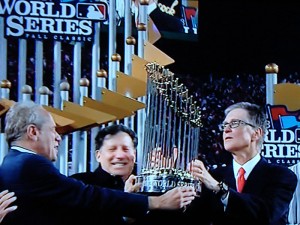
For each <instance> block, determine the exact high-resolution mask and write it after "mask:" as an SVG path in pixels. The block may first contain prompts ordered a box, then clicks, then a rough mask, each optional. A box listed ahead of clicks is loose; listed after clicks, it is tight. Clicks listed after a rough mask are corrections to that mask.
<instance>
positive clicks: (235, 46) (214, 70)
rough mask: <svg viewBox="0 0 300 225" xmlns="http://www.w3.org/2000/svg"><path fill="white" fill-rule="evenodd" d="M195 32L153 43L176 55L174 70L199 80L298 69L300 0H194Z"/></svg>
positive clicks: (299, 67) (282, 72) (171, 66)
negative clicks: (268, 68) (275, 67)
mask: <svg viewBox="0 0 300 225" xmlns="http://www.w3.org/2000/svg"><path fill="white" fill-rule="evenodd" d="M198 19H199V21H198V36H197V37H196V38H195V37H193V38H185V39H184V38H182V36H180V35H176V34H174V35H173V36H172V38H168V37H163V38H162V39H160V40H159V41H158V42H157V43H155V45H156V46H157V47H159V48H160V49H161V50H162V51H164V52H165V53H166V54H168V55H169V56H170V57H172V58H173V59H175V63H174V64H172V65H170V69H171V70H172V71H173V72H176V73H181V74H184V73H186V74H191V75H192V76H194V77H199V78H200V77H202V79H204V78H206V77H208V76H209V74H214V75H215V76H222V77H228V76H235V75H236V74H240V73H252V74H265V66H266V65H267V64H268V63H276V64H277V65H278V66H279V76H280V74H282V75H287V74H289V73H293V72H296V71H299V70H300V57H299V55H300V3H297V1H281V0H279V1H276V2H275V1H274V2H273V1H251V2H248V1H226V0H224V1H215V0H210V1H199V16H198Z"/></svg>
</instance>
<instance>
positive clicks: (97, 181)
mask: <svg viewBox="0 0 300 225" xmlns="http://www.w3.org/2000/svg"><path fill="white" fill-rule="evenodd" d="M71 177H73V178H76V179H79V180H81V181H83V182H84V183H86V184H93V185H99V186H102V187H107V188H112V189H117V190H124V185H125V183H124V182H123V180H122V179H121V177H119V176H112V175H111V174H109V173H107V172H106V171H104V170H103V169H102V168H101V166H99V167H98V168H97V169H96V170H95V171H94V172H85V173H77V174H73V175H72V176H71ZM86 213H89V214H90V212H86ZM77 214H78V215H79V217H80V218H77V219H76V220H74V223H75V221H76V222H78V223H79V224H85V225H96V224H99V221H101V222H102V224H105V225H124V224H127V223H126V222H125V221H124V219H123V217H117V216H116V215H114V213H107V214H105V215H104V216H102V217H101V220H100V219H99V217H97V214H95V213H93V215H90V216H86V215H85V216H84V215H83V214H79V213H77ZM183 218H184V217H183V214H182V210H181V209H179V210H171V211H167V210H155V211H150V212H149V213H148V214H147V215H144V216H139V217H135V218H134V222H131V225H153V224H155V225H166V224H181V225H184V223H183V222H184V221H183ZM74 219H75V217H74Z"/></svg>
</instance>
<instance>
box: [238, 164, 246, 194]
mask: <svg viewBox="0 0 300 225" xmlns="http://www.w3.org/2000/svg"><path fill="white" fill-rule="evenodd" d="M244 174H245V170H244V168H243V167H241V168H240V169H239V174H238V181H237V184H238V187H237V191H238V192H242V190H243V187H244V185H245V177H244Z"/></svg>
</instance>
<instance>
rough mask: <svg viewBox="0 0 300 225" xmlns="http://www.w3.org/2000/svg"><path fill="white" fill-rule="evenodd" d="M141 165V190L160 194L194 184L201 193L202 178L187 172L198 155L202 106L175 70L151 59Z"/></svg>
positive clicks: (148, 71) (148, 65)
mask: <svg viewBox="0 0 300 225" xmlns="http://www.w3.org/2000/svg"><path fill="white" fill-rule="evenodd" d="M146 70H147V74H148V76H147V79H148V80H147V95H146V113H145V133H144V134H145V136H144V140H143V152H142V157H141V158H142V165H143V167H142V169H141V171H140V174H138V176H137V182H138V183H139V184H140V185H141V187H140V192H141V193H145V194H149V195H159V194H161V193H164V192H166V191H168V190H170V189H172V188H174V187H178V186H193V187H195V190H196V192H197V193H198V195H199V194H201V182H200V180H198V179H195V178H194V177H193V176H192V174H191V173H190V172H188V168H187V167H188V165H191V164H190V163H191V162H192V161H193V160H194V159H196V158H197V155H198V146H199V134H200V127H201V126H202V124H201V110H200V107H198V106H197V105H196V102H194V100H193V96H189V93H188V89H187V88H186V87H185V86H184V85H183V84H180V83H179V79H178V78H176V77H175V76H174V74H173V73H172V72H170V71H169V70H168V69H165V68H164V67H162V66H160V65H158V64H157V63H148V64H147V65H146Z"/></svg>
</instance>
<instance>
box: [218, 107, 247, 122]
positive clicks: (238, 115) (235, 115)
mask: <svg viewBox="0 0 300 225" xmlns="http://www.w3.org/2000/svg"><path fill="white" fill-rule="evenodd" d="M248 118H249V113H248V111H247V110H245V109H241V108H237V109H233V110H231V111H230V112H229V113H228V114H227V115H226V117H225V119H224V122H230V121H232V120H235V119H239V120H247V119H248Z"/></svg>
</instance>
